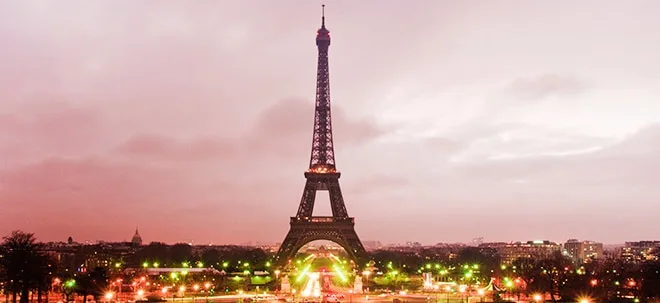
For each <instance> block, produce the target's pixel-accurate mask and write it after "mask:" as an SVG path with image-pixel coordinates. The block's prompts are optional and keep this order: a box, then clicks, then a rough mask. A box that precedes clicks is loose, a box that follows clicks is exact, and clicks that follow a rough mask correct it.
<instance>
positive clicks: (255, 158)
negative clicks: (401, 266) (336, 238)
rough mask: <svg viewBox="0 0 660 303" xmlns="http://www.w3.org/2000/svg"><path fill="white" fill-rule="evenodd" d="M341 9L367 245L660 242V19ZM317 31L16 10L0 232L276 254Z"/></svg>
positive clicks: (239, 8)
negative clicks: (246, 247)
mask: <svg viewBox="0 0 660 303" xmlns="http://www.w3.org/2000/svg"><path fill="white" fill-rule="evenodd" d="M325 3H326V5H327V6H326V26H327V28H328V30H329V31H330V32H331V34H330V35H331V36H332V45H331V46H330V50H329V70H330V78H331V79H330V83H331V87H332V88H331V92H332V127H333V130H334V151H335V160H336V168H337V170H338V171H340V172H341V173H342V177H341V179H340V181H339V182H340V183H341V188H342V193H343V197H344V201H345V204H346V208H347V210H348V213H349V214H350V216H351V217H355V230H356V232H357V233H358V234H359V236H360V239H362V241H369V240H378V241H381V242H383V243H403V242H406V241H419V242H422V243H425V244H434V243H438V242H448V243H449V242H468V241H470V240H471V239H472V238H476V237H483V238H484V239H485V240H487V241H493V242H494V241H523V240H524V241H526V240H534V239H549V240H551V241H561V242H564V241H565V240H567V239H569V238H576V239H589V240H597V241H599V242H604V243H621V242H623V241H634V240H644V239H657V238H658V228H657V226H656V225H654V224H655V223H653V224H652V222H657V219H658V213H660V204H659V203H658V202H659V201H660V101H659V100H660V77H659V76H658V75H660V59H659V58H660V57H658V54H659V53H660V39H658V38H657V32H658V29H660V18H658V12H659V11H660V2H659V1H641V0H640V1H634V0H631V1H550V0H548V1H529V2H527V1H431V0H418V1H326V2H325ZM319 26H320V2H317V1H293V0H282V1H228V0H227V1H202V0H200V1H130V0H125V1H124V0H117V1H112V0H108V1H100V0H99V1H83V0H80V1H74V0H72V1H29V0H16V1H4V2H2V3H0V41H3V46H2V47H0V83H1V84H2V89H0V159H2V162H1V164H0V213H2V217H1V219H0V234H1V235H6V234H9V233H10V232H11V231H12V230H17V229H21V230H25V231H29V232H33V233H35V235H36V236H37V237H38V239H39V240H42V241H54V240H57V241H65V240H66V239H67V237H69V236H71V237H73V238H74V239H75V240H76V241H79V242H83V241H92V242H93V241H97V240H106V241H121V240H130V237H131V236H132V235H133V233H134V232H135V228H136V226H137V227H139V233H140V235H141V236H142V238H143V239H144V241H145V243H149V242H151V241H162V242H168V243H176V242H185V243H194V244H206V243H215V244H225V243H234V244H239V243H247V242H251V243H256V242H268V243H275V242H281V241H282V240H283V237H284V236H285V235H286V234H287V231H288V230H289V217H291V216H292V215H295V213H296V210H297V208H298V205H299V204H300V199H301V195H302V192H303V186H304V185H305V177H304V176H303V173H304V172H305V170H307V169H308V168H309V162H310V149H311V143H312V131H313V122H314V121H313V117H314V97H315V90H314V89H315V85H316V67H317V65H316V64H317V62H316V60H317V48H316V45H315V44H314V43H315V42H314V38H315V37H316V30H317V29H318V27H319ZM314 214H315V215H330V204H329V199H328V197H327V196H318V197H317V200H316V204H315V213H314ZM202 282H204V281H202ZM200 285H204V284H200ZM198 287H199V286H198ZM206 288H207V289H208V286H207V287H206ZM310 289H311V288H310ZM175 290H176V289H175ZM300 291H302V290H300ZM165 292H166V289H163V293H165ZM113 295H114V294H113V293H108V294H106V296H110V298H112V296H113ZM537 299H538V300H536V299H535V300H536V301H540V300H541V299H540V297H539V298H537Z"/></svg>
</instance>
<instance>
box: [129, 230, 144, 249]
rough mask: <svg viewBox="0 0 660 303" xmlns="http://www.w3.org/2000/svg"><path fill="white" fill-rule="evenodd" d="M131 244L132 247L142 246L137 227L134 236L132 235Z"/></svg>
mask: <svg viewBox="0 0 660 303" xmlns="http://www.w3.org/2000/svg"><path fill="white" fill-rule="evenodd" d="M131 244H133V246H141V245H142V237H141V236H140V233H139V232H138V229H137V227H136V228H135V234H134V235H133V238H132V239H131Z"/></svg>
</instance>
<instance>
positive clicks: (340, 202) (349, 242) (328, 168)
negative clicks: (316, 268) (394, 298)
mask: <svg viewBox="0 0 660 303" xmlns="http://www.w3.org/2000/svg"><path fill="white" fill-rule="evenodd" d="M321 20H322V21H321V28H320V29H319V30H318V32H317V35H316V46H317V47H318V54H319V55H318V67H317V74H316V106H315V112H314V135H313V139H312V152H311V157H310V160H309V169H308V170H307V172H305V178H306V179H307V182H306V183H305V189H304V190H303V194H302V198H301V200H300V206H299V207H298V213H297V214H296V216H295V217H291V220H290V226H291V227H290V229H289V233H288V234H287V235H286V238H284V241H283V242H282V245H281V246H280V249H279V251H278V252H277V255H276V256H275V262H276V263H277V264H279V265H280V266H283V265H286V264H287V262H288V261H290V259H291V258H292V257H293V256H294V255H295V253H296V252H298V250H299V249H300V248H301V247H302V246H303V245H305V244H307V243H309V242H311V241H315V240H329V241H333V242H335V243H337V244H339V245H341V246H342V247H343V248H344V249H345V250H346V252H347V253H348V254H349V256H350V257H351V258H352V259H353V260H354V261H359V260H361V259H362V257H364V255H365V250H364V247H363V246H362V242H361V241H360V238H359V237H358V235H357V233H356V232H355V228H354V226H355V222H354V219H353V218H351V217H349V216H348V212H347V211H346V205H345V204H344V198H343V196H342V193H341V188H340V187H339V177H340V176H341V173H339V172H338V171H337V169H336V166H335V152H334V144H333V141H332V118H331V114H330V108H331V107H330V72H329V69H328V48H329V47H330V31H328V30H327V29H326V28H325V14H324V15H323V17H322V19H321ZM319 191H327V192H328V194H329V195H330V206H331V209H332V216H331V217H319V216H313V214H312V213H313V211H314V201H315V199H316V194H317V192H319Z"/></svg>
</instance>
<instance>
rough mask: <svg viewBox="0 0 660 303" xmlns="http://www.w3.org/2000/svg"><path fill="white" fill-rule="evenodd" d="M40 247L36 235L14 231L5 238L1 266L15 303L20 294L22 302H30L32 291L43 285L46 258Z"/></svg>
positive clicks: (0, 247)
mask: <svg viewBox="0 0 660 303" xmlns="http://www.w3.org/2000/svg"><path fill="white" fill-rule="evenodd" d="M39 248H40V245H39V244H38V243H37V241H36V238H35V237H34V234H31V233H25V232H23V231H13V232H12V233H11V235H10V236H6V237H3V242H2V244H1V245H0V255H3V257H2V259H0V265H1V267H3V268H4V269H3V272H4V276H5V279H7V280H6V281H7V286H8V288H9V289H10V291H11V292H12V296H13V299H14V301H16V295H17V293H20V302H21V303H27V302H28V301H29V299H30V298H29V295H30V290H32V289H35V288H37V286H38V285H40V284H42V283H41V281H40V279H43V278H44V276H45V275H46V273H45V271H46V267H45V266H44V262H45V261H44V258H45V257H44V256H43V255H42V254H41V253H40V252H39Z"/></svg>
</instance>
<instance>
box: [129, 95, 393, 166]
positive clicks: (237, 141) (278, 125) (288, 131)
mask: <svg viewBox="0 0 660 303" xmlns="http://www.w3.org/2000/svg"><path fill="white" fill-rule="evenodd" d="M313 117H314V105H313V104H312V103H311V102H305V101H300V100H293V99H289V100H283V101H280V102H277V103H275V104H274V105H272V106H270V107H268V108H266V109H265V110H263V111H262V112H261V113H260V114H259V115H258V116H257V119H256V121H255V122H254V124H253V126H252V127H251V128H250V129H249V130H248V131H247V132H246V133H245V134H243V135H241V136H238V137H224V138H221V137H208V138H200V139H193V140H189V141H183V142H182V141H178V140H176V139H175V138H167V137H165V136H158V135H141V136H135V137H133V138H131V139H129V140H128V141H127V142H125V143H124V144H122V145H121V146H120V147H119V148H118V152H119V153H121V154H123V155H125V156H129V157H130V156H136V157H143V159H145V160H147V161H148V160H150V159H152V160H164V159H168V160H172V161H204V160H216V161H217V160H219V159H224V161H228V162H236V161H238V162H244V161H250V160H254V161H257V162H260V161H262V160H263V159H268V161H280V160H284V161H285V162H286V160H287V159H291V157H292V156H296V157H297V158H299V159H302V158H304V154H307V156H308V153H309V149H310V148H311V138H312V129H313ZM333 127H334V137H335V141H336V144H339V145H340V146H342V148H346V147H349V146H353V147H355V146H359V145H363V144H367V143H369V142H371V141H373V140H375V139H377V138H378V137H380V136H382V135H383V134H385V132H386V130H387V128H388V127H387V126H381V125H378V124H376V123H375V122H374V121H371V120H368V119H358V120H354V119H351V118H349V117H347V116H346V114H345V113H344V111H343V110H342V109H341V108H340V107H337V106H335V108H333ZM273 157H274V158H273ZM253 164H254V163H253Z"/></svg>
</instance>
